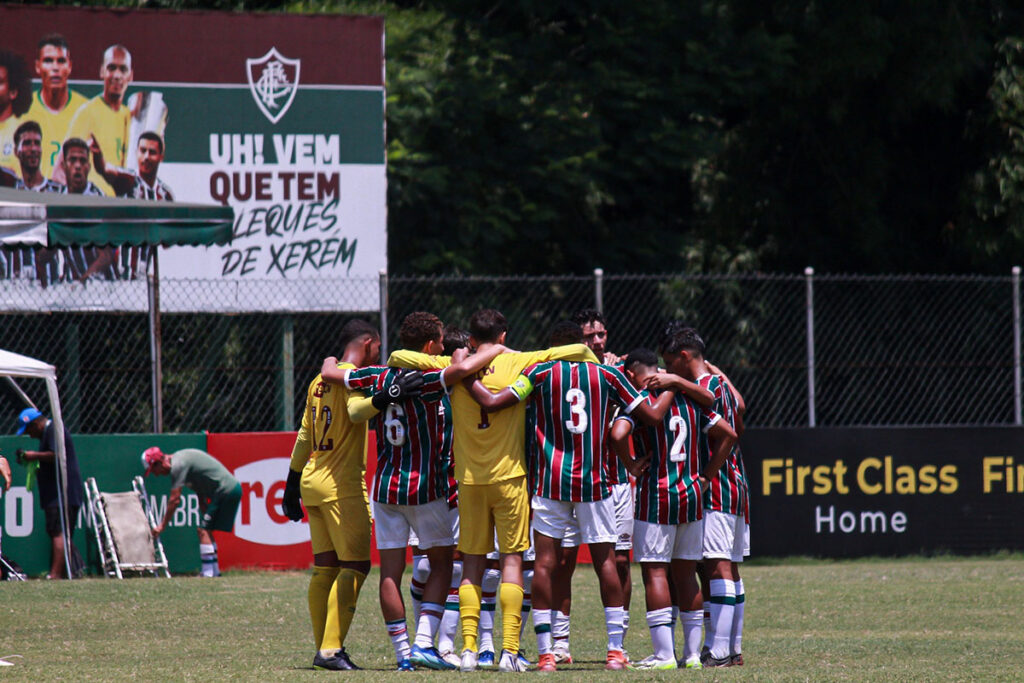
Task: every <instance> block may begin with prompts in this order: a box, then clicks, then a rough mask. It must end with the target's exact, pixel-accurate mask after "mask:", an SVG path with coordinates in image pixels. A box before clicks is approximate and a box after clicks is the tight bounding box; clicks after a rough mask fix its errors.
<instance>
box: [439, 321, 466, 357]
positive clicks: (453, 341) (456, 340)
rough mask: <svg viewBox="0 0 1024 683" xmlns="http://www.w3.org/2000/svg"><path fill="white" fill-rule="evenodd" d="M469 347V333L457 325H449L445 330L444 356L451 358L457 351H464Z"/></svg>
mask: <svg viewBox="0 0 1024 683" xmlns="http://www.w3.org/2000/svg"><path fill="white" fill-rule="evenodd" d="M467 346H469V332H466V331H465V330H464V329H462V328H461V327H456V326H455V325H447V326H446V327H445V328H444V355H446V356H450V355H452V354H453V353H455V349H462V348H465V347H467Z"/></svg>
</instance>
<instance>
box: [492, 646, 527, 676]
mask: <svg viewBox="0 0 1024 683" xmlns="http://www.w3.org/2000/svg"><path fill="white" fill-rule="evenodd" d="M498 671H504V672H506V673H522V672H524V671H526V667H524V666H523V663H522V662H521V661H519V653H518V652H515V653H513V652H509V651H508V650H502V651H501V659H500V660H498Z"/></svg>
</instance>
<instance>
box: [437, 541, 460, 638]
mask: <svg viewBox="0 0 1024 683" xmlns="http://www.w3.org/2000/svg"><path fill="white" fill-rule="evenodd" d="M460 583H462V562H461V561H456V562H454V563H452V585H451V587H450V588H449V589H448V600H447V601H446V602H445V603H444V615H443V616H442V617H441V625H440V626H439V627H438V629H437V649H438V650H439V651H441V652H454V651H455V632H456V630H458V628H459V584H460Z"/></svg>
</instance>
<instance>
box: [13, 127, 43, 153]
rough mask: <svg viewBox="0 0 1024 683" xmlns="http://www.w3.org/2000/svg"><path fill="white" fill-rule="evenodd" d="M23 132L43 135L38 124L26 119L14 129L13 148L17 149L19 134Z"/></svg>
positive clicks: (19, 139)
mask: <svg viewBox="0 0 1024 683" xmlns="http://www.w3.org/2000/svg"><path fill="white" fill-rule="evenodd" d="M25 133H35V134H36V135H38V136H39V137H40V138H42V137H43V129H42V128H40V127H39V124H38V123H36V122H35V121H26V122H25V123H23V124H21V125H20V126H18V127H17V129H15V131H14V149H18V143H20V142H21V136H22V135H24V134H25Z"/></svg>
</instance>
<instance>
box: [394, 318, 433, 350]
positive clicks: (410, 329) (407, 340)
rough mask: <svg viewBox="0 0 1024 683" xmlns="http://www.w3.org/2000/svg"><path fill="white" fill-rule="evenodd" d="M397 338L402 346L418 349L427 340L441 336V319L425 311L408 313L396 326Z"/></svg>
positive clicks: (430, 340)
mask: <svg viewBox="0 0 1024 683" xmlns="http://www.w3.org/2000/svg"><path fill="white" fill-rule="evenodd" d="M398 338H399V340H400V341H401V342H402V348H405V349H411V350H413V351H419V350H420V349H422V348H423V345H424V344H426V343H427V342H432V341H434V340H440V339H441V338H442V337H441V319H440V318H438V317H437V316H436V315H434V314H433V313H427V312H426V311H416V312H415V313H410V314H409V315H407V316H405V320H403V321H402V326H401V327H399V328H398Z"/></svg>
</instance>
